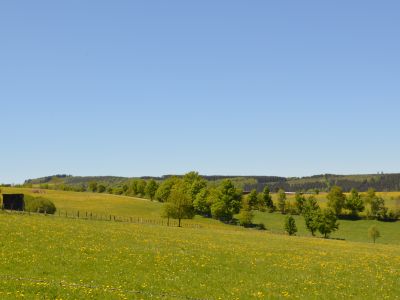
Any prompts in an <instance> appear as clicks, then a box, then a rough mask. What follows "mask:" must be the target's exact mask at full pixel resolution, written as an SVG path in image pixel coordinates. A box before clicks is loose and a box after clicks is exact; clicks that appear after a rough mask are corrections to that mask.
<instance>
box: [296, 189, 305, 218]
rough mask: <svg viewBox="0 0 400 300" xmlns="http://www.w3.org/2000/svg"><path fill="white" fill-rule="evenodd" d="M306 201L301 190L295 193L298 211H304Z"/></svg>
mask: <svg viewBox="0 0 400 300" xmlns="http://www.w3.org/2000/svg"><path fill="white" fill-rule="evenodd" d="M305 202H306V198H305V197H304V195H303V194H302V193H300V192H297V193H296V195H295V205H296V209H297V211H298V212H299V213H300V214H301V213H302V212H303V207H304V203H305Z"/></svg>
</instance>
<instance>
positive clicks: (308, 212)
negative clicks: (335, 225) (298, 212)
mask: <svg viewBox="0 0 400 300" xmlns="http://www.w3.org/2000/svg"><path fill="white" fill-rule="evenodd" d="M302 214H303V217H304V221H305V223H306V228H307V230H308V231H310V232H311V234H312V235H313V236H314V235H315V232H317V230H318V228H319V222H320V215H321V209H320V208H319V205H318V202H317V199H315V197H314V196H310V197H308V198H307V200H306V201H305V203H304V206H303V211H302Z"/></svg>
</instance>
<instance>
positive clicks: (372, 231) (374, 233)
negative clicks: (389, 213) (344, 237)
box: [368, 225, 381, 244]
mask: <svg viewBox="0 0 400 300" xmlns="http://www.w3.org/2000/svg"><path fill="white" fill-rule="evenodd" d="M368 236H369V237H370V238H371V239H372V240H373V241H374V244H375V241H376V239H377V238H379V237H381V233H380V232H379V230H378V227H376V226H375V225H373V226H371V227H370V228H369V229H368Z"/></svg>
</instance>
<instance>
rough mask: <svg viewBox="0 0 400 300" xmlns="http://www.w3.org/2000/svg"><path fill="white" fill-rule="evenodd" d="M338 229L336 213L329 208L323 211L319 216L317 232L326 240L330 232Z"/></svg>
mask: <svg viewBox="0 0 400 300" xmlns="http://www.w3.org/2000/svg"><path fill="white" fill-rule="evenodd" d="M338 229H339V224H338V223H337V216H336V213H335V212H334V211H333V210H332V209H330V208H327V209H324V210H323V211H322V214H321V216H320V220H319V227H318V231H319V232H320V233H321V234H323V235H324V237H325V238H328V237H329V235H330V234H331V233H332V232H334V231H335V230H338Z"/></svg>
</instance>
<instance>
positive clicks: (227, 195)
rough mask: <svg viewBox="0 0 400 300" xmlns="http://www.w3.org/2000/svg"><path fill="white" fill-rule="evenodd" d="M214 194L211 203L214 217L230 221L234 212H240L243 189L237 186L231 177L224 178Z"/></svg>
mask: <svg viewBox="0 0 400 300" xmlns="http://www.w3.org/2000/svg"><path fill="white" fill-rule="evenodd" d="M212 196H213V197H215V198H214V200H213V203H212V205H211V214H212V216H213V218H215V219H219V220H221V221H225V222H229V221H231V220H232V219H233V215H234V214H237V213H239V211H240V207H241V205H242V191H241V190H239V189H237V188H235V186H234V184H233V183H232V181H230V180H229V179H225V180H223V181H222V183H221V184H220V186H219V187H218V189H217V192H216V193H214V194H213V195H212Z"/></svg>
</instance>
